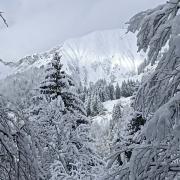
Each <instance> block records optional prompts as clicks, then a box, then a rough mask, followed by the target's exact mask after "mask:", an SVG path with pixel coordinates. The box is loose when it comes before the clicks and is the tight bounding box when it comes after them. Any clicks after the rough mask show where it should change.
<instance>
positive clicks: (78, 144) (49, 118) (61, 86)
mask: <svg viewBox="0 0 180 180" xmlns="http://www.w3.org/2000/svg"><path fill="white" fill-rule="evenodd" d="M60 60H61V56H59V55H58V54H57V53H56V54H55V56H54V58H53V60H52V62H51V63H50V64H49V66H48V68H47V70H46V77H45V81H43V82H42V84H41V86H40V92H41V93H42V94H43V95H44V97H45V99H46V100H47V103H46V105H44V108H42V111H41V114H40V116H39V122H40V126H41V125H43V127H44V128H43V129H40V130H39V133H40V135H43V136H44V137H43V138H42V139H43V142H45V143H44V153H45V154H49V155H48V156H47V155H45V157H48V159H47V161H46V163H45V164H47V166H46V168H47V169H48V170H49V173H50V175H49V177H48V178H49V179H51V180H56V179H65V178H74V179H88V178H92V176H95V175H94V174H95V172H94V169H95V168H97V165H99V163H100V161H99V159H98V158H97V156H96V154H95V153H94V152H93V149H92V145H91V138H90V137H89V134H88V133H89V128H90V123H89V120H88V118H87V117H86V111H85V109H84V105H83V102H82V101H81V100H80V98H79V97H78V95H77V93H76V91H75V88H74V83H73V81H72V79H71V78H70V77H69V76H68V75H67V74H66V73H65V72H64V71H63V70H62V64H61V61H60ZM46 135H47V136H46ZM46 143H47V144H46ZM47 147H48V148H47ZM93 173H94V174H93ZM96 173H97V172H96Z"/></svg>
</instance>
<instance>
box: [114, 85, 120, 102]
mask: <svg viewBox="0 0 180 180" xmlns="http://www.w3.org/2000/svg"><path fill="white" fill-rule="evenodd" d="M115 98H116V99H120V98H121V89H120V87H119V84H118V83H117V84H116V88H115Z"/></svg>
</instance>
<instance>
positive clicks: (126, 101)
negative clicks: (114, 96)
mask: <svg viewBox="0 0 180 180" xmlns="http://www.w3.org/2000/svg"><path fill="white" fill-rule="evenodd" d="M131 102H132V100H131V97H128V98H124V97H121V99H119V100H112V101H106V102H104V103H103V105H104V108H105V109H106V110H105V112H104V114H102V115H97V116H95V117H92V118H91V120H92V127H91V134H92V136H93V138H94V139H95V141H96V145H97V147H96V148H97V151H98V153H99V154H100V155H102V156H104V155H107V154H108V153H109V151H110V143H111V142H110V139H109V138H110V121H111V119H112V113H113V107H114V105H116V104H117V103H121V105H122V120H123V121H122V122H121V124H122V127H121V129H120V131H121V135H122V136H123V135H124V134H125V129H126V126H127V124H128V123H129V121H130V120H131V119H132V116H133V113H134V111H133V108H132V107H131V106H130V104H131Z"/></svg>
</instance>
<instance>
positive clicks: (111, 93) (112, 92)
mask: <svg viewBox="0 0 180 180" xmlns="http://www.w3.org/2000/svg"><path fill="white" fill-rule="evenodd" d="M109 95H110V99H111V100H114V99H115V90H114V85H113V84H109Z"/></svg>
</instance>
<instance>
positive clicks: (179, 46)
mask: <svg viewBox="0 0 180 180" xmlns="http://www.w3.org/2000/svg"><path fill="white" fill-rule="evenodd" d="M179 13H180V0H168V1H164V3H162V4H160V5H158V6H154V8H151V9H148V10H146V9H144V10H143V11H141V12H138V13H137V14H135V15H134V16H132V18H130V19H129V21H127V22H126V24H125V25H124V27H125V28H123V29H120V31H121V32H122V33H120V31H119V30H116V31H109V30H108V31H105V32H100V33H98V32H96V33H92V34H90V35H86V36H84V37H82V38H78V39H74V40H73V39H71V40H69V41H66V42H64V43H62V44H61V45H58V46H57V47H55V48H52V49H51V50H49V51H46V52H44V53H37V54H33V55H29V56H26V57H24V58H21V59H20V60H19V61H16V62H15V61H5V60H3V59H0V179H1V180H146V179H147V180H178V179H180V93H179V91H180V14H179ZM6 14H7V13H6V12H5V13H3V12H0V18H1V26H2V27H3V28H6V30H7V31H8V29H9V28H10V25H11V22H8V17H6ZM12 16H13V15H12ZM118 18H119V17H117V19H118ZM9 23H10V24H9ZM119 24H120V23H119ZM6 26H7V27H6ZM3 28H2V30H0V33H3ZM32 28H33V27H32ZM119 28H121V27H120V25H119ZM72 31H73V29H72ZM134 38H135V45H134V46H135V48H134V49H135V50H134V49H133V48H132V45H133V41H134ZM116 40H117V44H120V45H117V49H116V52H115V51H112V49H113V48H114V49H115V46H114V47H113V48H112V44H115V42H116ZM106 42H107V44H108V45H107V44H106ZM110 42H111V43H112V44H111V43H110ZM127 42H130V44H127ZM103 43H104V44H106V45H104V44H103ZM84 44H85V45H86V44H88V45H87V46H85V45H84ZM1 46H3V43H1ZM98 48H99V49H100V50H99V49H98ZM109 48H112V49H111V50H110V51H108V49H109ZM97 49H98V50H97ZM88 50H89V51H88ZM110 52H113V53H112V54H110ZM93 53H94V54H93ZM140 53H142V54H143V55H142V54H141V55H139V54H140ZM0 54H1V52H0ZM139 59H141V61H140V62H139V61H138V60H139ZM137 64H138V65H137Z"/></svg>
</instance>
